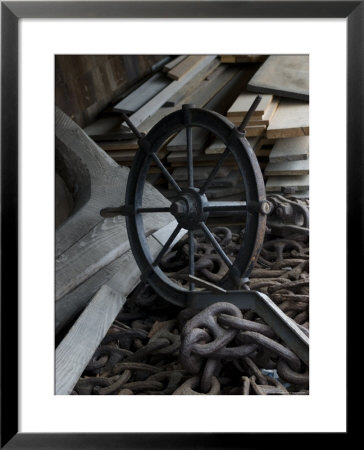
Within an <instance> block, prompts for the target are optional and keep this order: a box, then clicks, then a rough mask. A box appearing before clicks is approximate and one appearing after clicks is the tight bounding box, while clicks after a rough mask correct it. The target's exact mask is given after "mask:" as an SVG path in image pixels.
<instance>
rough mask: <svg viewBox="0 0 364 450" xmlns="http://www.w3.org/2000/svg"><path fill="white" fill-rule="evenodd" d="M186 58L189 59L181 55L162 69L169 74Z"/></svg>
mask: <svg viewBox="0 0 364 450" xmlns="http://www.w3.org/2000/svg"><path fill="white" fill-rule="evenodd" d="M186 58H187V55H180V56H177V57H176V58H174V59H172V61H170V62H169V63H167V64H165V65H164V66H163V69H162V70H163V72H169V71H170V70H171V69H173V67H175V66H176V65H177V64H179V63H180V62H182V61H183V60H184V59H186Z"/></svg>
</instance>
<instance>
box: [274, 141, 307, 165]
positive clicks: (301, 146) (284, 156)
mask: <svg viewBox="0 0 364 450" xmlns="http://www.w3.org/2000/svg"><path fill="white" fill-rule="evenodd" d="M308 154H309V137H308V136H302V137H296V138H288V139H278V140H277V141H276V142H275V144H274V146H273V149H272V152H271V154H270V155H269V160H270V161H272V162H280V161H297V160H301V159H307V158H308Z"/></svg>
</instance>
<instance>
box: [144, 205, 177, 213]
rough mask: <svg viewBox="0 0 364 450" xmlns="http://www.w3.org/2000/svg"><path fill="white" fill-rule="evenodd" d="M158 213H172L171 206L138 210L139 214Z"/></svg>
mask: <svg viewBox="0 0 364 450" xmlns="http://www.w3.org/2000/svg"><path fill="white" fill-rule="evenodd" d="M156 212H161V213H167V212H170V208H169V206H155V207H150V208H138V209H137V213H138V214H139V213H156Z"/></svg>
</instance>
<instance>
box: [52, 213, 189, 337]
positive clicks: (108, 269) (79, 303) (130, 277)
mask: <svg viewBox="0 0 364 450" xmlns="http://www.w3.org/2000/svg"><path fill="white" fill-rule="evenodd" d="M175 227H176V221H175V220H173V221H172V222H170V223H169V224H167V225H166V226H164V227H162V228H161V229H159V230H157V231H156V232H154V233H153V234H152V235H150V236H148V237H147V243H148V247H149V249H150V253H151V255H152V256H156V255H157V254H158V252H159V251H160V249H161V247H162V245H164V244H165V242H166V240H167V239H168V237H169V236H170V234H171V232H172V231H171V230H173V229H174V228H175ZM184 233H186V230H181V233H180V234H178V236H177V237H176V240H177V238H178V239H180V238H181V237H182V236H183V235H184ZM176 240H175V241H173V243H172V246H173V245H174V244H175V243H176ZM118 273H120V274H122V278H121V279H120V278H118V275H117V274H118ZM139 280H140V271H139V268H138V266H137V264H136V262H135V258H134V256H133V253H132V251H131V250H128V251H127V252H125V253H123V254H122V255H121V256H120V257H119V258H117V259H116V260H115V261H114V262H112V263H111V264H109V265H107V266H105V267H104V268H103V269H101V270H100V271H98V272H97V273H95V274H94V275H93V276H91V277H90V278H88V279H87V280H86V281H85V282H84V283H82V284H80V285H78V286H77V287H76V288H75V289H73V290H72V291H71V292H69V293H68V294H66V295H65V296H64V297H62V298H61V299H59V300H58V301H57V302H56V314H55V318H56V333H59V331H60V330H61V329H62V328H63V327H65V326H66V325H67V324H68V323H69V322H70V321H71V320H72V319H73V318H74V317H76V316H77V315H78V314H80V312H82V310H83V309H84V307H85V306H86V305H87V304H88V302H89V301H90V298H91V297H92V296H93V295H95V294H96V292H97V291H98V289H100V288H101V286H102V285H104V284H107V286H109V287H111V288H112V289H114V290H117V291H118V292H119V293H120V294H121V295H123V296H127V295H128V294H129V293H130V292H131V291H132V290H133V289H134V288H135V287H136V286H137V284H138V283H139Z"/></svg>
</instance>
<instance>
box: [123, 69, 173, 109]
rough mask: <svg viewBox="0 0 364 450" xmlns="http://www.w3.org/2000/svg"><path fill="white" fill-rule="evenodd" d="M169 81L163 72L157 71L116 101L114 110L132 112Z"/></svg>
mask: <svg viewBox="0 0 364 450" xmlns="http://www.w3.org/2000/svg"><path fill="white" fill-rule="evenodd" d="M170 83H171V81H170V80H168V78H167V77H166V76H165V74H164V73H161V72H158V73H156V74H154V75H153V76H151V77H150V78H149V79H148V80H147V81H146V82H145V83H143V84H142V85H140V86H139V87H138V88H137V89H135V90H134V91H133V92H131V93H130V94H129V95H128V96H127V97H125V98H124V99H123V100H121V101H120V102H119V103H117V104H116V105H115V106H114V111H121V112H124V113H126V114H134V113H135V112H136V111H137V110H138V109H139V108H141V107H142V106H143V105H145V104H146V103H147V102H149V100H151V99H152V98H153V97H154V96H155V95H157V94H158V93H159V92H160V91H162V90H163V89H164V88H165V87H166V86H168V85H169V84H170Z"/></svg>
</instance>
